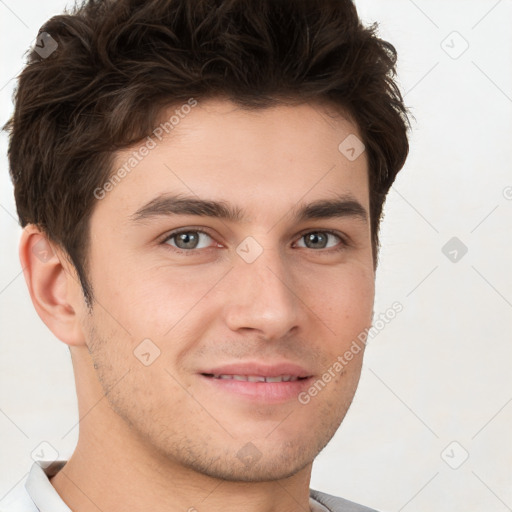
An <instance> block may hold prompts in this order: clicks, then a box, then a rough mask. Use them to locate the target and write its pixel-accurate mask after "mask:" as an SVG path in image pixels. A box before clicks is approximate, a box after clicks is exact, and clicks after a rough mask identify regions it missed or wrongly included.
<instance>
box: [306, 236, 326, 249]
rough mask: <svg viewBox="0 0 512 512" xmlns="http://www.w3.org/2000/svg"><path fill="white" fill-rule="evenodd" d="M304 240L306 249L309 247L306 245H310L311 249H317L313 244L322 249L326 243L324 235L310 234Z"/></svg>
mask: <svg viewBox="0 0 512 512" xmlns="http://www.w3.org/2000/svg"><path fill="white" fill-rule="evenodd" d="M306 240H307V242H306V245H307V246H308V247H310V245H308V244H309V243H312V244H313V247H318V245H315V244H319V245H320V246H321V247H322V248H323V247H325V244H326V242H327V237H326V236H325V235H324V234H320V235H319V234H317V233H310V234H309V235H307V237H306Z"/></svg>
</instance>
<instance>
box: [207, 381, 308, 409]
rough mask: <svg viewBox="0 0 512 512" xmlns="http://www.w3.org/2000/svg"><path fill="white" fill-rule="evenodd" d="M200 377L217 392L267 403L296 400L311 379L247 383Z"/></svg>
mask: <svg viewBox="0 0 512 512" xmlns="http://www.w3.org/2000/svg"><path fill="white" fill-rule="evenodd" d="M201 377H202V378H203V379H204V380H206V381H207V382H209V383H210V385H211V386H214V387H215V388H216V389H218V390H221V391H224V392H226V393H233V394H237V395H240V396H242V397H245V398H248V399H252V400H256V401H261V402H268V403H278V402H286V401H289V400H293V399H294V400H297V399H298V398H297V397H298V395H299V393H301V392H302V391H304V390H306V389H307V388H308V387H309V386H310V385H311V381H312V379H313V378H312V377H308V378H307V379H302V380H294V381H289V382H249V381H246V380H234V379H216V378H214V377H206V376H204V375H201Z"/></svg>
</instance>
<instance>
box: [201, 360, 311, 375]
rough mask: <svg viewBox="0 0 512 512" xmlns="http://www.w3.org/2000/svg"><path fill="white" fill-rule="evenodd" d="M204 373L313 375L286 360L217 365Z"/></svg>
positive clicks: (203, 372)
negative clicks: (266, 362) (268, 362)
mask: <svg viewBox="0 0 512 512" xmlns="http://www.w3.org/2000/svg"><path fill="white" fill-rule="evenodd" d="M200 373H202V374H212V375H255V376H262V377H280V376H281V375H291V376H292V377H301V378H304V377H311V375H312V374H311V372H308V371H307V370H306V369H305V368H303V367H302V366H299V365H297V364H294V363H289V362H284V363H276V364H264V363H257V362H255V363H231V364H225V365H222V366H215V367H211V368H208V369H206V370H203V371H201V372H200Z"/></svg>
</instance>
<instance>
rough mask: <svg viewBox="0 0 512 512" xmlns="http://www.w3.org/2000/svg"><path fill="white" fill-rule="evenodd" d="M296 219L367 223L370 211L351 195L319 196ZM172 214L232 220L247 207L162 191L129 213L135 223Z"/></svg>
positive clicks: (296, 209) (296, 210) (242, 215)
mask: <svg viewBox="0 0 512 512" xmlns="http://www.w3.org/2000/svg"><path fill="white" fill-rule="evenodd" d="M291 214H292V216H293V217H294V218H295V220H296V221H298V222H301V221H305V220H312V219H330V218H340V217H352V218H356V219H358V220H361V221H363V222H364V223H366V224H368V212H367V211H366V209H365V208H364V206H363V205H362V204H361V203H360V202H359V201H357V200H356V199H355V198H354V196H352V195H351V194H345V195H341V196H336V197H335V198H333V199H318V200H316V201H313V202H311V203H308V204H299V205H296V206H295V207H294V208H292V210H291ZM173 215H197V216H201V217H213V218H218V219H224V220H228V221H231V222H242V221H244V220H245V213H244V210H243V209H242V208H240V207H238V206H232V205H229V204H228V203H226V202H225V201H213V200H208V199H200V198H197V197H192V196H183V195H181V194H180V195H170V194H163V195H160V196H158V197H155V198H154V199H152V200H151V201H149V202H148V203H146V204H145V205H144V206H142V207H141V208H139V209H138V210H137V211H136V212H135V213H134V214H132V215H131V216H130V219H131V221H132V222H135V223H139V222H144V221H147V220H150V219H152V218H154V217H163V216H165V217H168V216H173Z"/></svg>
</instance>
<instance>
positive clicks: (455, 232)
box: [0, 0, 512, 512]
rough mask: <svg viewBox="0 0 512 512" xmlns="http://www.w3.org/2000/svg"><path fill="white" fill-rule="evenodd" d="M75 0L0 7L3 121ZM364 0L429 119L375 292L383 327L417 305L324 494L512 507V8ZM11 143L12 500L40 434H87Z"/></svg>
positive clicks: (393, 343) (7, 446)
mask: <svg viewBox="0 0 512 512" xmlns="http://www.w3.org/2000/svg"><path fill="white" fill-rule="evenodd" d="M64 5H65V2H64V1H62V0H45V1H44V2H39V1H33V0H32V1H27V0H18V1H17V2H14V1H13V0H0V38H1V39H0V51H1V57H0V59H1V60H0V62H1V80H0V82H1V83H0V88H1V89H0V122H1V123H2V124H3V123H4V122H5V121H6V120H7V118H8V117H9V115H10V113H11V112H12V102H11V95H12V91H13V88H14V86H15V79H14V77H15V76H16V75H17V74H18V72H19V71H20V70H21V68H22V66H23V54H24V52H25V51H26V49H27V48H28V47H29V46H30V45H31V44H33V42H34V39H35V37H36V35H37V32H38V29H39V27H40V26H41V25H42V23H43V22H44V21H45V20H46V19H47V18H48V17H50V16H51V15H53V14H58V13H59V12H61V10H62V8H63V7H64ZM356 5H357V7H358V10H359V12H360V15H361V17H362V19H363V21H364V22H365V23H371V22H373V21H378V22H379V24H380V34H381V36H382V37H383V38H385V39H388V40H390V41H391V42H392V43H393V44H394V45H395V46H396V48H397V50H398V53H399V83H400V86H401V88H402V91H403V93H404V95H405V101H406V103H407V105H408V106H409V107H410V108H411V110H412V113H413V114H414V116H415V118H416V120H415V121H414V123H413V132H412V134H411V153H410V157H409V159H408V161H407V164H406V166H405V168H404V169H403V170H402V171H401V172H400V174H399V175H398V178H397V180H396V182H395V184H394V186H393V188H392V189H391V191H390V193H389V196H388V199H387V202H386V207H385V218H384V220H383V224H382V228H381V243H382V250H381V254H380V263H379V268H378V274H377V288H376V300H375V313H376V317H377V316H378V314H379V313H380V312H384V311H385V310H387V309H388V308H389V307H390V306H391V304H392V303H393V302H395V301H399V302H400V303H401V304H402V305H403V308H404V309H403V311H402V312H401V313H399V314H398V315H397V316H396V318H395V319H394V320H392V321H391V322H390V323H389V324H387V325H386V326H385V328H384V329H382V330H380V331H379V333H378V335H377V336H375V337H374V338H373V339H372V340H371V341H370V343H369V344H368V348H367V352H366V356H365V364H364V368H363V374H362V377H361V382H360V386H359V389H358V392H357V394H356V398H355V400H354V403H353V405H352V407H351V409H350V411H349V413H348V415H347V417H346V419H345V421H344V422H343V424H342V426H341V428H340V430H339V431H338V433H337V434H336V436H335V437H334V438H333V440H332V441H331V443H330V444H329V445H328V447H327V448H326V449H325V450H324V451H323V452H322V453H321V454H320V455H319V457H318V458H317V461H316V463H315V465H314V471H313V477H312V482H311V487H312V488H315V489H318V490H322V491H325V492H329V493H332V494H335V495H341V496H344V497H346V498H348V499H352V500H354V501H357V502H360V503H364V504H366V505H368V506H372V507H375V508H377V509H379V510H381V511H383V512H385V511H388V512H391V511H397V512H398V511H402V510H404V511H417V512H427V511H428V512H431V511H432V510H436V511H438V512H444V511H446V512H448V511H453V510H464V511H470V512H473V511H483V510H485V511H496V512H501V511H506V510H512V471H511V467H512V440H511V435H510V432H511V422H512V386H511V384H512V376H511V372H510V364H511V362H512V343H511V341H512V339H511V338H512V336H511V333H512V272H511V263H510V262H511V261H512V243H511V241H512V240H511V237H512V172H511V161H512V32H511V30H510V27H511V26H512V25H511V22H512V2H511V1H507V0H501V1H496V0H458V1H456V0H449V1H448V0H444V1H442V0H428V1H427V0H415V1H413V0H356ZM6 149H7V138H6V136H5V134H2V135H1V137H0V155H1V156H0V191H1V193H0V225H1V262H2V264H1V267H0V308H1V309H0V335H1V338H0V439H1V444H0V451H1V465H0V500H1V498H2V497H3V496H5V495H6V494H8V493H9V491H10V490H11V489H12V488H13V487H15V486H16V485H20V482H21V481H22V480H23V479H24V477H25V476H26V474H27V472H28V470H29V468H30V465H31V463H32V458H31V453H32V452H33V451H34V449H36V447H37V446H38V445H39V444H40V443H41V442H42V441H47V442H49V443H51V444H52V445H53V446H55V447H56V448H57V450H58V451H59V457H60V458H67V457H69V455H70V454H71V453H72V451H73V448H74V446H75V443H76V440H77V435H78V428H77V426H76V425H77V422H78V413H77V408H76V397H75V388H74V380H73V373H72V367H71V361H70V357H69V353H68V349H67V347H66V346H65V345H64V344H63V343H62V342H60V341H58V340H57V339H56V338H55V337H54V336H53V335H52V334H51V333H50V332H49V330H48V329H47V328H46V327H45V326H44V324H43V323H42V322H41V320H40V319H39V317H38V316H37V314H36V313H35V311H34V309H33V306H32V304H31V301H30V298H29V295H28V292H27V289H26V285H25V282H24V279H23V275H22V274H21V266H20V264H19V261H18V254H17V245H18V240H19V236H20V233H21V228H20V227H19V225H18V223H17V216H16V213H15V212H16V210H15V205H14V200H13V193H12V185H11V183H10V181H9V178H8V165H7V159H6V156H5V155H6ZM454 237H455V238H456V240H452V241H451V242H450V244H454V245H448V246H447V247H445V244H447V243H448V242H449V241H450V240H451V239H452V238H454ZM464 247H465V248H466V249H467V252H466V253H465V254H463V253H464V250H465V249H464ZM454 251H456V252H454Z"/></svg>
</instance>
